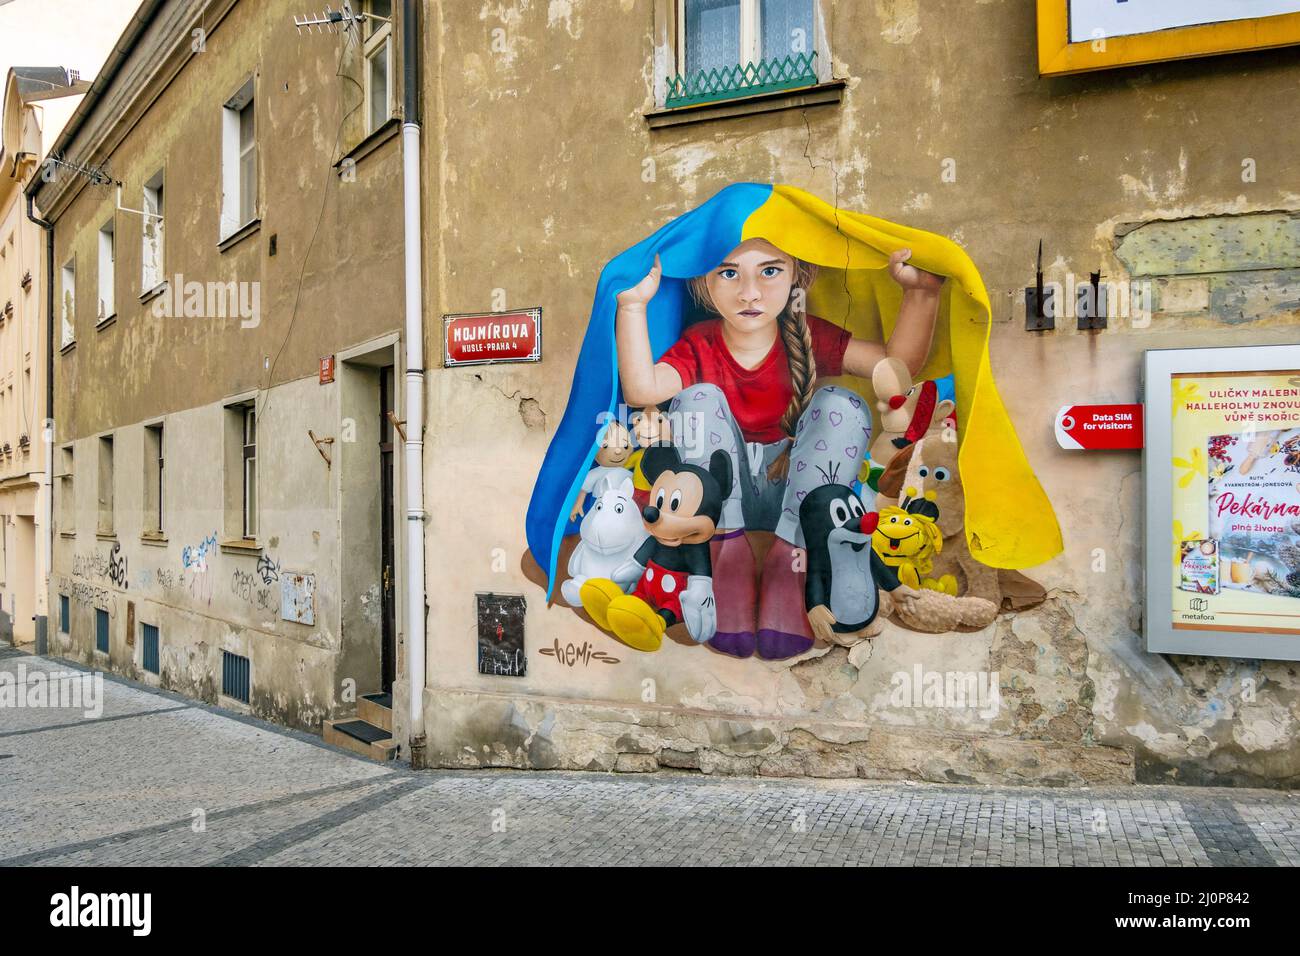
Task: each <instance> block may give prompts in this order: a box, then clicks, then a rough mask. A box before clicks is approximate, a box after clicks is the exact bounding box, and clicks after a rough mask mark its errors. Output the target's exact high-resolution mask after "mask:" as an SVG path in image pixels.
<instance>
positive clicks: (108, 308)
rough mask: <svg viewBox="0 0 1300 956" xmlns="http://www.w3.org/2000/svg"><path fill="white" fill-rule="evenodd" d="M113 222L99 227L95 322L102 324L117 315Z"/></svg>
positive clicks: (115, 248)
mask: <svg viewBox="0 0 1300 956" xmlns="http://www.w3.org/2000/svg"><path fill="white" fill-rule="evenodd" d="M115 239H116V237H115V235H114V227H113V220H112V219H109V220H108V222H106V223H104V225H102V226H100V227H99V309H98V312H97V314H96V316H95V321H96V322H104V321H106V320H107V319H110V318H112V317H113V316H114V315H115V314H116V313H117V306H116V305H115V304H114V298H113V281H114V277H115V272H116V263H117V247H116V242H115Z"/></svg>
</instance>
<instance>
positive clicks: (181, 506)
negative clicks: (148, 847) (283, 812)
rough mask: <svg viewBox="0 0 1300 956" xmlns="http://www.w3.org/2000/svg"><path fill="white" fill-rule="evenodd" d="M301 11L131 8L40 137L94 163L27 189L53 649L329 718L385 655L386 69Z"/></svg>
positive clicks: (190, 687) (397, 370)
mask: <svg viewBox="0 0 1300 956" xmlns="http://www.w3.org/2000/svg"><path fill="white" fill-rule="evenodd" d="M295 13H299V14H301V11H300V10H298V9H297V8H294V7H293V6H292V5H290V4H287V3H280V2H276V3H271V4H264V3H250V2H233V0H218V2H212V3H202V4H192V3H180V2H152V0H151V2H146V3H143V4H142V5H141V7H140V9H139V10H138V11H137V13H136V15H135V17H134V18H133V20H132V22H131V24H130V25H129V26H128V28H127V31H126V33H125V34H124V35H123V37H122V39H121V41H120V43H119V44H118V47H117V50H116V52H115V53H114V54H113V55H112V56H111V57H110V58H109V61H108V62H107V63H106V64H105V67H104V70H103V71H102V72H101V74H100V76H99V78H98V79H97V81H96V84H95V86H94V89H93V90H92V93H91V94H90V95H89V96H88V97H87V99H86V101H85V103H84V104H83V106H82V108H81V109H80V110H79V111H78V113H77V114H76V115H75V116H74V117H73V119H72V121H71V122H70V123H69V125H68V127H67V129H66V130H65V131H64V134H63V136H62V137H61V139H60V142H59V149H60V151H61V153H62V154H64V155H66V156H68V157H75V159H76V162H77V163H78V164H80V166H81V167H82V168H83V169H87V170H91V169H93V170H99V171H100V173H99V174H91V175H85V174H78V173H77V172H76V171H75V170H69V169H57V170H56V171H55V173H56V175H55V176H54V177H53V180H54V181H53V182H50V183H45V184H41V185H40V186H38V187H37V188H36V191H35V192H36V197H37V200H38V202H39V203H40V204H41V206H42V208H43V209H45V210H47V212H46V215H47V217H48V218H49V219H50V220H51V221H52V222H53V223H54V226H55V260H54V261H55V268H56V270H57V276H56V283H55V286H56V296H57V299H56V315H55V320H56V325H57V328H58V332H56V343H55V347H56V348H57V350H58V354H57V355H56V356H55V359H54V378H55V385H56V393H57V399H56V407H55V420H56V422H57V423H58V426H57V437H56V439H55V443H54V446H53V448H52V454H53V456H54V462H53V466H54V467H53V471H54V504H55V517H54V530H55V534H54V544H53V552H54V560H53V568H52V573H51V575H50V580H49V600H50V602H51V608H52V612H51V613H52V618H51V648H52V650H53V651H54V652H55V653H58V654H61V655H64V656H67V657H70V658H73V659H76V660H79V661H82V662H84V663H86V664H87V665H90V666H93V667H96V668H102V669H105V670H111V671H113V672H116V673H121V674H126V675H128V676H131V677H134V678H136V679H139V680H142V681H144V682H146V683H150V684H155V685H157V686H161V687H163V688H167V689H171V690H175V691H178V692H181V693H184V694H187V695H190V696H193V697H196V698H199V699H203V700H207V701H210V702H214V703H216V702H222V703H224V704H226V705H228V706H231V707H234V708H236V709H241V710H245V711H247V712H249V713H251V714H254V715H257V716H260V717H265V718H268V719H271V720H275V721H277V722H280V723H284V724H287V725H290V726H296V727H301V728H306V729H311V730H316V731H320V730H322V728H323V726H324V722H326V721H328V720H330V719H331V718H334V717H339V716H343V715H349V714H352V713H353V712H354V711H355V709H356V707H357V700H358V698H359V697H362V696H365V695H381V694H382V693H383V691H384V690H385V689H386V686H387V685H389V684H390V683H391V680H392V676H393V673H394V671H395V668H396V661H397V653H398V646H399V635H398V634H397V630H396V623H395V621H396V617H395V611H394V609H395V608H396V607H398V606H399V604H398V602H399V601H400V599H401V593H400V589H401V584H400V581H401V578H400V571H401V558H400V555H399V554H398V553H397V552H396V551H395V549H394V548H393V546H392V541H393V528H394V525H395V523H396V518H395V512H394V510H393V509H394V507H395V504H394V502H395V501H398V500H400V498H398V497H397V495H398V494H399V492H400V472H399V471H397V470H396V469H395V467H394V459H395V457H396V454H395V451H394V443H393V437H392V436H393V431H394V425H393V421H394V420H396V421H399V422H400V420H401V416H402V409H401V399H400V395H399V394H398V391H399V390H398V389H397V388H396V387H395V385H394V383H395V382H397V383H400V380H401V375H402V368H401V366H402V358H401V353H400V349H399V344H400V328H401V289H402V283H401V235H400V228H399V226H398V225H397V224H399V223H400V221H401V215H400V212H401V189H400V161H399V158H398V157H399V154H398V141H397V139H396V137H395V134H396V132H397V122H396V120H395V119H394V118H393V110H394V105H395V104H396V102H397V98H396V96H397V90H396V88H395V85H394V84H395V78H396V76H397V75H398V74H397V71H396V70H395V68H394V67H395V63H396V60H397V50H396V44H395V42H394V41H393V39H392V34H391V25H390V24H388V23H383V24H381V25H380V26H379V27H376V28H374V29H371V28H369V27H368V28H367V32H366V36H365V37H364V38H358V41H357V42H356V43H355V44H353V43H345V42H343V38H342V37H340V36H328V35H321V36H317V35H311V34H304V35H302V36H299V35H298V34H297V32H296V31H295V29H294V25H293V24H294V19H293V18H294V14H295ZM374 64H378V65H374ZM368 67H369V69H368ZM390 413H391V414H390Z"/></svg>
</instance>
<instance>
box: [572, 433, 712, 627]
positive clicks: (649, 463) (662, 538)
mask: <svg viewBox="0 0 1300 956" xmlns="http://www.w3.org/2000/svg"><path fill="white" fill-rule="evenodd" d="M641 470H642V472H643V473H644V474H645V476H646V480H647V481H649V482H650V483H651V487H650V502H649V504H647V505H646V506H645V508H644V509H642V512H641V519H642V521H643V522H644V524H645V528H646V530H647V531H648V532H649V533H650V537H649V538H647V539H646V541H645V543H644V544H642V545H641V547H639V548H638V549H637V550H636V553H635V554H634V555H633V556H632V557H631V558H629V559H628V560H627V562H625V563H624V564H623V565H622V566H621V567H619V568H617V569H615V571H614V572H613V573H612V574H611V575H610V577H609V578H589V579H587V580H586V581H585V582H583V584H582V587H581V588H580V589H579V598H580V599H581V601H582V606H583V608H584V609H585V610H586V612H587V613H588V614H589V615H591V619H592V620H593V621H595V622H596V624H598V625H599V626H600V627H601V628H603V629H605V630H607V631H610V632H611V633H612V634H613V635H614V636H615V637H617V638H618V639H619V640H620V641H622V642H623V643H624V644H627V645H628V646H629V647H634V648H636V649H637V650H641V651H657V650H658V649H659V647H660V645H661V644H662V643H663V636H664V631H666V630H667V629H668V628H669V627H671V626H672V625H674V624H677V623H678V622H680V621H684V622H685V623H686V630H687V632H688V633H689V634H690V635H691V639H692V640H694V641H696V642H697V643H700V644H703V643H704V642H705V641H708V640H709V639H710V638H712V637H713V635H714V633H715V632H716V631H717V627H718V609H717V605H716V603H715V602H714V599H713V564H712V560H711V558H710V556H709V539H710V538H712V537H713V532H714V530H715V529H716V528H717V525H718V518H719V517H720V516H721V514H722V503H723V502H724V501H725V500H726V499H727V496H728V495H729V494H730V493H731V483H732V479H733V476H732V473H731V459H730V458H728V457H727V454H726V453H725V452H723V451H716V452H714V453H713V456H712V457H711V458H710V459H709V467H708V468H701V467H699V466H698V465H688V464H685V463H684V462H683V461H682V459H681V455H680V453H679V452H678V450H677V449H676V448H674V447H673V446H672V445H653V446H651V447H650V448H647V449H646V452H645V455H644V456H643V458H642V459H641ZM633 580H635V581H636V587H635V588H634V589H633V591H632V593H631V594H625V593H624V589H623V587H620V586H619V584H618V583H616V582H620V581H633Z"/></svg>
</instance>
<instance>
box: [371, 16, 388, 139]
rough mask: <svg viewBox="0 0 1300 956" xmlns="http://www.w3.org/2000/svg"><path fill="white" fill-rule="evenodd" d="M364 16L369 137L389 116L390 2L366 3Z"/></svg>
mask: <svg viewBox="0 0 1300 956" xmlns="http://www.w3.org/2000/svg"><path fill="white" fill-rule="evenodd" d="M365 13H366V14H367V17H366V22H365V34H366V40H365V49H364V54H365V61H366V66H365V72H366V83H365V87H366V132H367V133H372V132H374V131H375V130H377V129H378V128H379V127H381V126H383V125H384V124H385V123H386V122H388V120H389V118H390V117H391V116H392V115H393V23H392V19H393V0H369V2H368V3H366V5H365Z"/></svg>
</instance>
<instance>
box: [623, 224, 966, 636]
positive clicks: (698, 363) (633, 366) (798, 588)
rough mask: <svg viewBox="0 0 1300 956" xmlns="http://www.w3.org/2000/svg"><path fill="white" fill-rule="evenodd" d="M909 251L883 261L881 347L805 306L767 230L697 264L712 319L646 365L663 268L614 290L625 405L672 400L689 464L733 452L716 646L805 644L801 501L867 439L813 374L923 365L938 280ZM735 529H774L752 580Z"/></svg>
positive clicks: (833, 479)
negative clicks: (650, 317)
mask: <svg viewBox="0 0 1300 956" xmlns="http://www.w3.org/2000/svg"><path fill="white" fill-rule="evenodd" d="M910 256H911V250H910V249H899V250H897V251H895V252H894V253H893V254H892V255H891V256H890V258H889V262H888V271H889V274H890V276H891V278H892V279H893V280H894V281H895V282H896V283H897V284H898V285H899V287H900V288H901V289H902V290H903V296H902V304H901V307H900V310H899V318H898V323H897V325H896V326H895V328H894V332H893V335H892V336H890V338H889V341H888V342H887V343H885V344H884V345H882V344H880V343H878V342H871V341H867V340H865V339H858V338H854V337H853V336H852V335H850V334H849V333H848V332H846V331H845V330H844V329H841V328H840V327H838V326H836V325H833V324H831V323H830V322H826V321H824V320H822V319H820V318H818V317H816V316H813V315H809V314H807V308H806V304H805V303H806V301H807V295H808V290H809V289H810V288H811V287H812V284H813V282H814V280H815V278H816V273H817V270H816V267H815V266H814V265H811V264H810V263H807V262H802V261H799V260H796V259H795V258H794V257H793V256H790V255H789V254H787V253H785V252H783V251H782V250H781V249H780V247H779V246H778V245H776V244H774V243H773V242H771V241H769V240H768V239H766V238H753V239H747V240H745V241H744V242H742V243H741V244H740V245H738V246H736V248H734V249H732V250H730V251H729V252H728V253H727V254H726V256H725V258H724V259H723V261H722V262H721V263H719V264H718V265H717V266H716V267H715V268H714V269H712V270H710V271H709V272H708V273H706V274H704V275H702V276H697V277H694V278H692V279H691V281H690V290H691V293H692V295H694V296H695V298H696V300H697V302H699V304H700V305H701V306H703V307H704V308H706V309H707V310H708V311H709V312H710V313H712V314H715V315H716V316H717V318H715V319H712V320H709V321H705V322H698V323H696V324H694V325H692V326H690V327H689V328H687V329H686V331H685V332H684V334H683V335H682V337H681V338H680V339H679V340H678V341H677V343H676V344H674V345H673V346H672V347H671V348H670V349H669V350H668V351H667V352H665V353H664V354H663V355H662V356H661V357H660V358H659V361H658V362H655V361H653V360H652V357H651V356H652V352H651V346H650V336H649V333H648V330H647V326H646V321H647V312H646V309H647V306H648V305H649V303H650V301H651V300H652V299H653V298H654V296H655V294H656V293H657V292H658V291H659V284H660V279H661V276H662V265H661V263H660V261H659V258H658V257H656V259H655V265H654V266H653V267H652V268H651V269H650V271H649V273H648V274H647V275H646V276H645V277H644V278H643V279H641V281H640V282H638V283H637V284H636V285H634V286H632V287H631V288H629V289H627V290H624V291H622V292H620V293H619V294H618V296H617V302H618V312H617V318H616V342H617V349H618V370H619V376H620V378H621V380H622V383H623V395H624V398H625V400H626V401H627V402H629V403H631V404H633V405H652V404H657V403H659V402H662V401H665V400H668V399H671V400H672V402H671V405H670V406H669V418H670V421H680V422H682V423H684V424H686V425H687V428H688V431H690V430H692V429H694V430H695V431H696V433H695V434H694V435H693V436H690V437H694V438H695V439H696V440H694V441H689V440H680V444H681V447H682V448H683V458H684V460H685V461H686V462H687V463H693V464H703V463H706V462H707V460H708V458H709V456H711V455H712V454H713V453H714V452H715V451H717V450H719V449H721V450H723V451H725V452H726V453H727V454H728V456H730V458H731V460H732V473H733V474H734V475H736V477H737V480H736V481H735V482H734V483H733V490H732V493H731V495H730V497H729V498H728V499H727V501H726V502H725V504H724V505H723V511H722V519H721V521H720V522H719V526H718V532H717V534H716V535H715V537H714V539H713V547H712V550H713V590H714V598H715V600H716V603H717V617H718V624H717V633H716V634H715V635H714V637H713V638H712V640H711V641H710V644H712V646H713V647H714V648H715V649H717V650H719V651H722V652H723V653H726V654H731V655H734V656H736V657H748V656H750V655H752V654H753V653H754V652H755V651H756V650H757V652H758V654H759V656H761V657H764V658H769V659H779V658H785V657H793V656H795V655H798V654H802V653H804V652H805V651H807V650H808V649H809V648H811V647H812V645H813V634H812V630H811V627H810V626H809V622H808V617H807V614H806V611H805V609H804V606H803V605H804V600H803V581H802V580H800V579H799V576H798V574H797V569H799V567H800V564H801V562H800V560H799V553H798V552H797V550H796V549H801V548H802V547H803V544H804V542H803V540H802V535H801V532H800V528H799V505H800V503H801V502H802V501H803V499H804V497H805V496H806V495H807V494H808V492H810V491H812V490H813V489H814V488H816V487H818V486H820V485H822V484H827V483H838V484H846V485H847V484H849V483H850V482H851V481H852V480H853V477H854V476H856V475H857V473H858V470H859V468H860V466H861V463H862V459H863V456H864V454H865V452H866V449H867V447H868V445H869V444H870V440H871V414H870V411H869V409H868V407H867V405H866V403H865V402H864V401H863V400H862V398H861V396H859V395H856V394H854V393H853V392H850V391H848V390H847V389H844V388H837V387H835V386H831V385H826V386H822V387H820V388H818V387H817V381H818V378H819V377H825V376H838V375H840V374H844V373H847V374H849V375H857V376H862V377H869V376H870V375H871V372H872V370H873V369H874V368H875V366H876V363H877V362H879V361H880V360H881V359H883V358H885V357H886V356H887V355H889V356H894V357H897V358H899V359H901V360H902V361H904V362H905V363H906V364H907V366H908V368H909V370H910V371H911V372H912V373H913V374H915V373H917V372H919V371H920V370H921V368H922V366H923V365H924V364H925V360H926V358H927V356H928V354H929V351H930V346H931V340H932V338H933V334H934V326H935V320H936V319H937V318H938V313H939V290H940V288H941V286H942V285H943V278H942V277H941V276H937V275H934V274H933V273H930V272H926V271H924V270H922V269H918V268H917V267H916V266H913V265H909V264H908V262H907V260H908V258H909V257H910ZM746 531H771V532H775V535H776V537H775V540H774V541H773V543H772V546H771V548H770V549H768V552H767V556H766V558H765V560H764V562H763V567H762V571H761V573H760V574H759V575H758V576H757V577H756V575H755V568H754V554H753V551H752V549H751V546H750V543H749V539H748V538H747V537H746V535H745V532H746Z"/></svg>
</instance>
